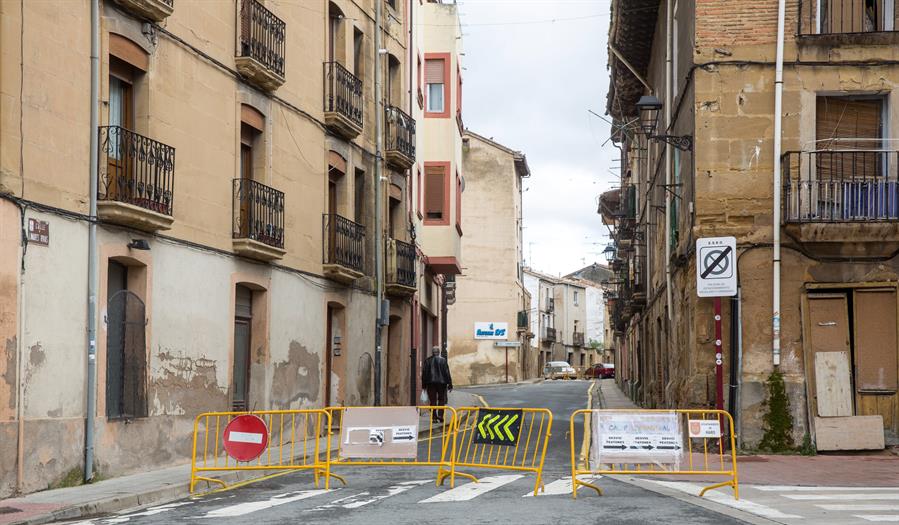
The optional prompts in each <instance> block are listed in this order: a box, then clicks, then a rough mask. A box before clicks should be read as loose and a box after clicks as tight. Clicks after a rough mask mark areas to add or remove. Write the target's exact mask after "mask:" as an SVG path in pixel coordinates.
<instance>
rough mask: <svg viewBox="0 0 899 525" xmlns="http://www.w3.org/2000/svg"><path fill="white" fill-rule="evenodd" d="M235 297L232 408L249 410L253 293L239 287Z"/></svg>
mask: <svg viewBox="0 0 899 525" xmlns="http://www.w3.org/2000/svg"><path fill="white" fill-rule="evenodd" d="M234 295H235V297H234V362H233V363H232V371H231V408H232V409H233V410H247V407H248V406H249V397H250V336H251V333H250V325H251V323H252V321H253V291H252V290H250V289H249V288H247V287H246V286H241V285H237V287H236V288H235V292H234Z"/></svg>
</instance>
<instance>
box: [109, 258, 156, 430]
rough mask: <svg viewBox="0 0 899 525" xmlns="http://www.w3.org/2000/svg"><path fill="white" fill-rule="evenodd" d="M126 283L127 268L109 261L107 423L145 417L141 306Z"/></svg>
mask: <svg viewBox="0 0 899 525" xmlns="http://www.w3.org/2000/svg"><path fill="white" fill-rule="evenodd" d="M136 271H139V270H136ZM130 277H131V278H134V277H138V276H137V275H131V276H130ZM128 280H129V271H128V267H127V266H125V265H124V264H122V263H120V262H117V261H114V260H110V261H109V263H108V266H107V271H106V417H108V418H111V419H120V418H121V419H131V418H138V417H147V352H146V338H145V327H146V318H145V310H144V302H143V301H142V300H141V299H140V297H138V296H137V294H135V293H134V292H133V291H131V290H129V289H128Z"/></svg>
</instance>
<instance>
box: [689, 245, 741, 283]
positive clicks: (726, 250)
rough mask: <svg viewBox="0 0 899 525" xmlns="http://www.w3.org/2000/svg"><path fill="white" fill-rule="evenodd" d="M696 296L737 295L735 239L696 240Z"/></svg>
mask: <svg viewBox="0 0 899 525" xmlns="http://www.w3.org/2000/svg"><path fill="white" fill-rule="evenodd" d="M696 294H697V295H698V296H699V297H732V296H734V295H737V239H736V238H735V237H706V238H704V239H696Z"/></svg>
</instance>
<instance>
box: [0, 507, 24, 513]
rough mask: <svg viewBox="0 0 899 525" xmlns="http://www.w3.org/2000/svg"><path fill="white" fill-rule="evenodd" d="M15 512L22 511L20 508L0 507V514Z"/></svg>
mask: <svg viewBox="0 0 899 525" xmlns="http://www.w3.org/2000/svg"><path fill="white" fill-rule="evenodd" d="M16 512H22V509H17V508H15V507H0V514H14V513H16Z"/></svg>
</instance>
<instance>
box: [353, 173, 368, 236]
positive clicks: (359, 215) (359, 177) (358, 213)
mask: <svg viewBox="0 0 899 525" xmlns="http://www.w3.org/2000/svg"><path fill="white" fill-rule="evenodd" d="M353 189H354V190H355V197H354V199H353V205H354V208H355V215H354V216H353V220H354V221H355V222H356V224H365V215H364V214H365V172H364V171H362V170H360V169H359V168H356V180H355V184H354V185H353Z"/></svg>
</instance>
